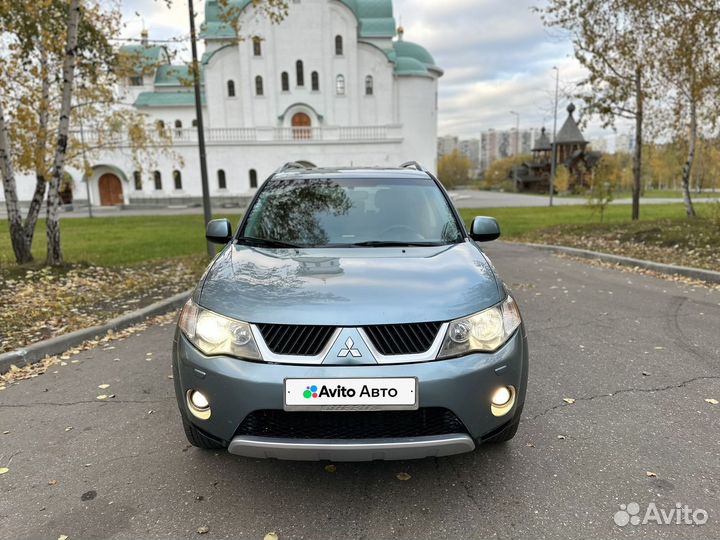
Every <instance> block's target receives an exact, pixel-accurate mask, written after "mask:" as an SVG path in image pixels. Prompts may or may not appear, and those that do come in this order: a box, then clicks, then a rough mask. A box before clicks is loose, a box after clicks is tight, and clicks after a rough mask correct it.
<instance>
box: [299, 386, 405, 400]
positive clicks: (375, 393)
mask: <svg viewBox="0 0 720 540" xmlns="http://www.w3.org/2000/svg"><path fill="white" fill-rule="evenodd" d="M356 395H359V396H360V397H373V398H376V397H397V395H398V391H397V388H369V387H368V385H366V384H364V385H363V387H362V388H361V389H360V393H359V394H358V392H357V391H356V390H355V389H354V388H347V387H345V386H342V385H339V384H338V385H337V386H336V387H334V388H332V387H330V388H328V387H327V386H325V385H324V384H323V385H322V386H321V387H320V388H318V387H317V385H314V384H313V385H312V386H306V387H305V390H304V391H303V397H304V398H305V399H312V398H319V397H326V398H337V397H344V398H353V397H355V396H356Z"/></svg>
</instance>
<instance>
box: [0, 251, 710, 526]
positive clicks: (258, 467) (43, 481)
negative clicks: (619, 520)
mask: <svg viewBox="0 0 720 540" xmlns="http://www.w3.org/2000/svg"><path fill="white" fill-rule="evenodd" d="M488 253H489V254H490V255H491V257H492V258H493V260H494V262H495V264H496V265H497V266H498V267H499V269H500V270H501V272H502V273H503V275H504V277H505V279H506V281H507V282H508V284H509V285H510V286H511V287H512V288H513V289H514V291H515V295H516V297H517V298H518V300H519V302H520V306H521V308H522V310H523V314H524V317H525V319H526V322H527V325H528V328H529V340H530V346H531V371H530V383H529V390H528V400H527V404H526V407H525V414H524V417H523V422H522V424H521V426H520V430H519V432H518V435H517V437H516V438H515V439H514V440H513V441H511V442H510V443H508V444H507V445H504V446H487V447H482V448H481V449H479V450H477V451H476V452H474V453H471V454H465V455H460V456H454V457H449V458H442V459H426V460H420V461H406V462H374V463H360V464H349V463H339V464H337V469H336V471H335V472H332V473H331V472H327V471H326V470H325V468H324V466H325V464H324V463H298V462H280V461H262V460H252V459H243V458H238V457H235V456H231V455H229V454H226V453H215V452H204V451H201V450H198V449H195V448H191V447H189V446H188V445H187V443H186V441H185V438H184V435H183V432H182V429H181V426H180V421H179V418H178V413H177V410H176V404H175V401H174V397H173V389H172V381H171V380H170V379H169V378H168V376H169V375H170V341H171V335H172V331H173V330H172V327H171V325H168V326H165V327H152V328H150V329H148V330H147V331H146V332H144V333H142V334H139V335H136V336H133V337H130V338H127V339H125V340H122V341H117V342H114V343H113V345H114V347H115V348H114V349H112V350H107V351H106V350H102V349H96V350H93V351H87V352H85V353H82V354H81V355H79V356H78V357H77V358H79V359H80V362H79V363H77V364H71V363H68V365H67V366H65V367H57V368H51V370H50V371H49V372H48V373H47V374H45V375H42V376H40V377H37V378H35V379H31V380H27V381H22V382H20V383H18V384H15V385H11V386H9V387H8V388H7V389H6V390H4V391H1V392H0V433H2V432H3V431H9V433H8V434H2V435H0V467H8V468H9V469H10V470H9V472H8V473H6V474H3V475H0V537H1V538H53V539H54V538H58V536H59V535H69V537H70V539H71V540H73V539H75V538H182V537H198V538H201V536H199V535H198V533H197V532H196V531H197V529H198V528H199V527H208V529H209V532H208V533H207V534H206V535H204V536H203V537H202V538H226V537H242V538H262V537H263V536H264V535H265V534H267V533H268V532H271V531H274V532H276V533H277V535H278V536H279V538H280V539H286V538H368V539H378V538H380V539H381V538H426V539H436V538H449V537H455V538H516V537H523V538H525V537H532V538H576V537H584V538H620V539H622V538H718V537H720V405H712V404H709V403H707V402H705V401H704V400H705V399H706V398H716V399H720V365H719V360H718V359H719V357H720V324H719V322H720V291H717V290H715V291H713V290H709V289H704V288H692V287H690V286H688V285H683V284H681V283H675V282H672V281H667V280H661V279H657V278H653V277H646V276H642V275H639V274H634V273H628V272H621V271H616V270H608V269H604V268H599V267H596V266H591V265H589V264H586V263H581V262H575V261H571V260H568V259H562V258H559V257H556V256H554V255H549V254H546V253H543V252H539V251H535V250H533V249H532V248H527V247H521V246H513V245H510V244H502V243H497V244H494V245H491V246H490V247H489V248H488ZM147 353H152V355H148V354H147ZM55 370H57V373H52V371H55ZM102 383H107V384H110V385H111V386H110V388H108V389H107V390H100V389H98V385H99V384H102ZM101 393H113V394H116V397H115V398H114V399H112V400H109V401H107V402H99V401H97V400H96V399H95V397H96V396H97V395H98V394H101ZM563 398H573V399H575V400H576V401H575V402H574V403H572V404H566V403H565V402H564V401H563ZM150 411H152V412H150ZM69 426H72V430H69V431H66V428H67V427H69ZM399 472H405V473H408V474H409V475H411V478H410V479H409V480H407V481H400V480H398V479H397V478H396V474H397V473H399ZM648 473H653V474H654V475H656V476H652V475H651V476H648ZM51 484H53V485H51ZM633 502H634V503H638V504H639V506H640V517H641V518H642V517H643V516H644V514H645V511H646V508H647V506H648V505H649V504H650V503H654V504H655V505H656V507H657V509H658V512H659V511H660V510H663V511H665V512H666V513H667V512H669V511H670V510H672V509H674V507H675V503H676V502H677V503H681V504H682V505H685V504H687V505H688V506H689V507H691V508H692V509H694V510H697V509H702V510H705V511H706V512H707V514H708V517H707V523H706V524H704V525H701V526H695V525H685V524H681V525H678V524H669V525H665V524H663V525H658V524H657V523H648V524H644V525H643V524H640V525H626V526H625V527H620V526H618V525H616V524H615V522H614V520H613V516H614V514H615V513H616V512H618V511H619V510H620V506H619V505H621V504H625V505H627V504H630V503H633ZM630 508H631V509H633V507H632V506H631V507H630ZM620 517H622V516H620ZM626 517H627V516H626ZM698 517H702V515H701V514H698Z"/></svg>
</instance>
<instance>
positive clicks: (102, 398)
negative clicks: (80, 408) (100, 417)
mask: <svg viewBox="0 0 720 540" xmlns="http://www.w3.org/2000/svg"><path fill="white" fill-rule="evenodd" d="M107 398H108V397H107V396H106V395H105V394H100V395H99V396H97V397H96V398H95V399H99V400H100V401H102V400H105V399H107Z"/></svg>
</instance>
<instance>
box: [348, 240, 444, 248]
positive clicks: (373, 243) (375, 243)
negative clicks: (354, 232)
mask: <svg viewBox="0 0 720 540" xmlns="http://www.w3.org/2000/svg"><path fill="white" fill-rule="evenodd" d="M348 245H349V246H351V247H427V246H444V245H446V244H445V242H403V241H396V240H368V241H366V242H355V243H352V244H348Z"/></svg>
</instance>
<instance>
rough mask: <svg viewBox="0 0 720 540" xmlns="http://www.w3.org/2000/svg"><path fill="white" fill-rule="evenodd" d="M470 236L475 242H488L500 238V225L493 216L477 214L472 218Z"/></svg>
mask: <svg viewBox="0 0 720 540" xmlns="http://www.w3.org/2000/svg"><path fill="white" fill-rule="evenodd" d="M470 238H472V239H473V240H475V241H477V242H490V241H491V240H497V239H498V238H500V225H498V222H497V221H496V220H495V218H491V217H486V216H477V217H476V218H474V219H473V220H472V226H471V227H470Z"/></svg>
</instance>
